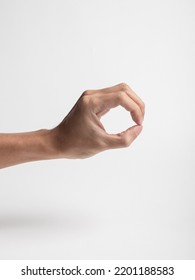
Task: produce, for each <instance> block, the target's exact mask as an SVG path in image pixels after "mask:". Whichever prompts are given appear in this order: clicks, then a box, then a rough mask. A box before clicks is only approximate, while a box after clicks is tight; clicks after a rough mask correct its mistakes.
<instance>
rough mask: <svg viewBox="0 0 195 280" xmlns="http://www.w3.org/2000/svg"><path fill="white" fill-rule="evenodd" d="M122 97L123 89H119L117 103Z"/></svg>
mask: <svg viewBox="0 0 195 280" xmlns="http://www.w3.org/2000/svg"><path fill="white" fill-rule="evenodd" d="M123 98H124V91H119V92H118V101H119V103H120V102H121V101H122V100H123Z"/></svg>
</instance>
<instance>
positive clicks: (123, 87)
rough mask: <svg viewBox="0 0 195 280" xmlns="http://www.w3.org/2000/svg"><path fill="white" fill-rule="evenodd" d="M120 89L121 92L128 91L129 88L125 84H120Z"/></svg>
mask: <svg viewBox="0 0 195 280" xmlns="http://www.w3.org/2000/svg"><path fill="white" fill-rule="evenodd" d="M120 88H121V90H123V91H127V90H129V86H128V85H127V84H126V83H120Z"/></svg>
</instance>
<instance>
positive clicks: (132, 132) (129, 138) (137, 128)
mask: <svg viewBox="0 0 195 280" xmlns="http://www.w3.org/2000/svg"><path fill="white" fill-rule="evenodd" d="M142 128H143V127H142V126H141V125H134V126H132V127H130V128H128V129H127V130H125V131H123V132H120V133H117V134H109V141H108V144H109V148H110V149H114V148H123V147H128V146H130V145H131V143H132V142H133V141H134V140H135V139H136V138H137V136H138V135H139V134H140V133H141V131H142Z"/></svg>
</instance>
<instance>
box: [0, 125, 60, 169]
mask: <svg viewBox="0 0 195 280" xmlns="http://www.w3.org/2000/svg"><path fill="white" fill-rule="evenodd" d="M56 157H57V153H56V149H55V145H54V141H53V135H52V131H51V130H46V129H42V130H38V131H33V132H27V133H8V134H7V133H2V134H0V168H4V167H8V166H11V165H16V164H20V163H25V162H30V161H37V160H46V159H53V158H56Z"/></svg>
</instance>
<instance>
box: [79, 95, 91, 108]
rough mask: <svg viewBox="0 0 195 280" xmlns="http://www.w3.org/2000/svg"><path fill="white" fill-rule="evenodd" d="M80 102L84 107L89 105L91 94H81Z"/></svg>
mask: <svg viewBox="0 0 195 280" xmlns="http://www.w3.org/2000/svg"><path fill="white" fill-rule="evenodd" d="M79 104H80V105H81V106H82V107H84V108H86V107H88V104H89V96H88V95H86V94H84V93H83V95H82V96H81V99H80V102H79Z"/></svg>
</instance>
